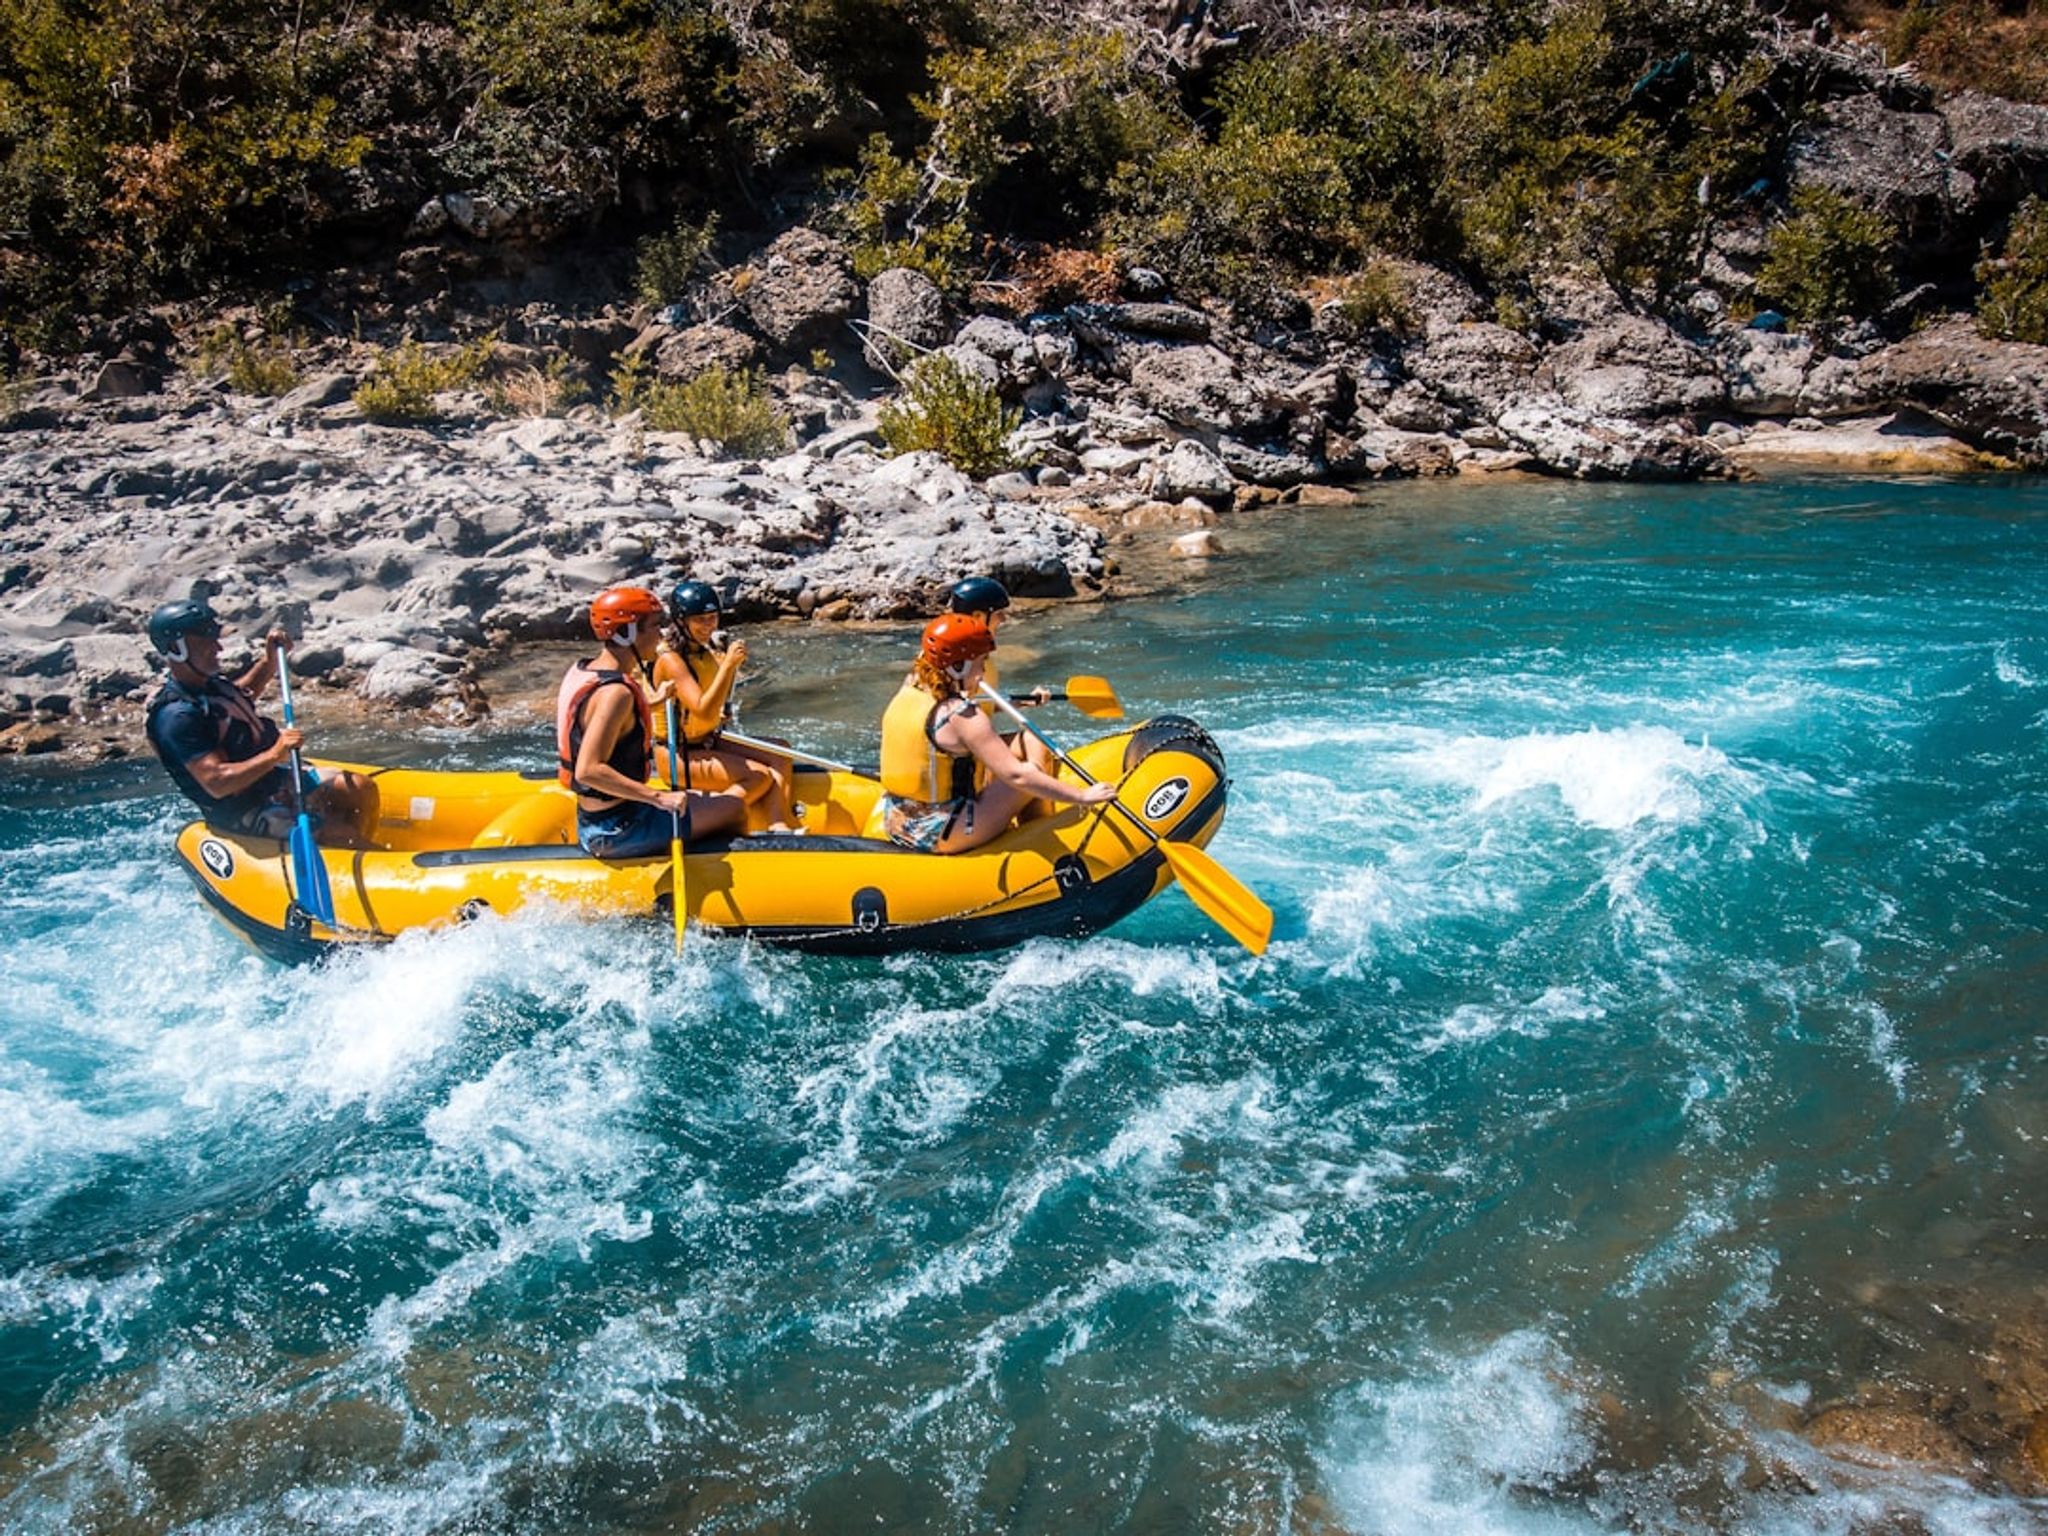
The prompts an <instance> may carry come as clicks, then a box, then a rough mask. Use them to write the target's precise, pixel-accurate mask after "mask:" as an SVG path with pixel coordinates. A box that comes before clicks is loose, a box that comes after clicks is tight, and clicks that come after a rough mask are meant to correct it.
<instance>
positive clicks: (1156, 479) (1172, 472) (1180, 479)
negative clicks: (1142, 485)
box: [1145, 439, 1237, 502]
mask: <svg viewBox="0 0 2048 1536" xmlns="http://www.w3.org/2000/svg"><path fill="white" fill-rule="evenodd" d="M1145 480H1146V482H1147V485H1146V489H1148V490H1149V491H1150V492H1151V493H1152V495H1153V496H1155V497H1156V498H1158V499H1159V500H1160V501H1182V500H1185V499H1186V498H1188V497H1190V496H1192V497H1194V498H1195V499H1196V500H1198V501H1211V502H1227V501H1229V500H1230V497H1231V493H1232V492H1233V491H1235V490H1236V488H1237V486H1236V483H1235V481H1234V480H1233V479H1232V478H1231V474H1230V469H1229V467H1228V466H1227V465H1226V464H1225V463H1224V462H1223V460H1222V459H1220V458H1218V457H1217V456H1216V455H1215V454H1214V453H1212V452H1211V451H1210V450H1209V449H1207V448H1205V447H1203V446H1202V445H1201V444H1200V443H1197V442H1194V441H1192V440H1189V439H1183V440H1182V441H1180V442H1178V443H1175V444H1174V445H1173V448H1172V449H1171V451H1169V452H1168V453H1167V454H1166V456H1165V457H1164V458H1161V459H1158V460H1156V461H1155V462H1154V463H1153V464H1152V465H1151V466H1150V467H1149V469H1148V471H1147V472H1146V475H1145Z"/></svg>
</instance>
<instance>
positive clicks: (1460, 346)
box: [1402, 320, 1536, 417]
mask: <svg viewBox="0 0 2048 1536" xmlns="http://www.w3.org/2000/svg"><path fill="white" fill-rule="evenodd" d="M1402 361H1403V363H1404V364H1405V365H1406V366H1407V369H1408V374H1409V376H1410V377H1411V378H1412V379H1414V380H1415V381H1417V382H1418V383H1420V384H1422V385H1425V386H1427V387H1428V390H1429V392H1430V393H1431V394H1432V395H1434V396H1435V397H1436V398H1437V399H1439V400H1441V401H1443V402H1445V403H1446V404H1448V405H1450V406H1453V407H1455V408H1456V410H1457V411H1458V413H1459V414H1461V415H1469V416H1480V417H1492V416H1494V415H1496V414H1498V413H1499V411H1500V410H1501V409H1502V407H1504V406H1505V405H1506V404H1507V403H1508V401H1509V400H1510V399H1512V398H1514V397H1515V396H1517V395H1520V394H1523V393H1526V392H1527V390H1528V388H1529V384H1530V381H1531V380H1532V379H1533V378H1534V376H1535V372H1536V348H1535V345H1534V344H1533V343H1532V342H1531V341H1530V340H1529V338H1528V337H1526V336H1524V335H1522V334H1521V333H1520V332H1519V331H1511V330H1509V329H1508V328H1507V327H1506V326H1504V325H1495V324H1494V323H1493V322H1492V321H1490V320H1482V321H1477V322H1474V323H1471V324H1466V325H1455V326H1448V327H1445V328H1442V329H1439V330H1435V331H1432V333H1431V334H1430V336H1429V338H1428V339H1427V341H1426V342H1425V343H1422V344H1418V345H1415V346H1411V347H1409V348H1408V349H1407V351H1406V352H1404V353H1403V354H1402Z"/></svg>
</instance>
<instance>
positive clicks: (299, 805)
mask: <svg viewBox="0 0 2048 1536" xmlns="http://www.w3.org/2000/svg"><path fill="white" fill-rule="evenodd" d="M270 654H271V656H272V657H273V658H274V659H275V661H276V663H277V694H278V697H279V698H281V699H282V700H284V728H285V729H286V730H288V731H295V730H297V729H298V721H297V720H296V719H295V718H294V717H293V715H292V669H291V664H290V663H289V662H287V661H286V660H285V659H284V647H283V646H281V645H280V646H279V647H278V648H277V649H276V650H274V651H272V652H271V653H270ZM291 765H292V814H293V815H295V816H304V815H305V814H306V802H305V801H304V799H303V798H301V795H300V789H299V784H300V776H301V775H302V774H304V773H305V771H306V770H305V765H304V764H303V763H301V762H300V761H299V749H298V748H297V747H293V748H292V751H291Z"/></svg>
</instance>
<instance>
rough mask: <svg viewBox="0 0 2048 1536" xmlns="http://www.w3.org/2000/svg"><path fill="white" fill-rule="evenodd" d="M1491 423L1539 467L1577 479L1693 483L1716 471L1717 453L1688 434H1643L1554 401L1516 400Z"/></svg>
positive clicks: (1625, 424)
mask: <svg viewBox="0 0 2048 1536" xmlns="http://www.w3.org/2000/svg"><path fill="white" fill-rule="evenodd" d="M1497 425H1498V426H1499V428H1500V430H1501V432H1502V433H1504V434H1505V435H1506V437H1507V438H1508V440H1509V442H1510V443H1512V444H1513V445H1514V446H1515V447H1518V448H1521V449H1522V450H1524V451H1525V452H1527V453H1528V454H1529V455H1530V456H1531V457H1533V458H1534V459H1535V460H1536V462H1537V463H1538V464H1539V465H1541V466H1542V467H1543V468H1544V469H1547V470H1549V471H1550V472H1551V473H1553V474H1560V475H1570V476H1572V477H1573V478H1574V479H1579V480H1696V479H1699V478H1700V477H1701V476H1702V475H1706V474H1710V473H1714V472H1716V471H1717V470H1718V469H1719V468H1720V458H1721V455H1720V453H1719V451H1718V450H1717V449H1715V448H1714V447H1713V445H1712V444H1710V443H1708V442H1706V441H1705V440H1704V439H1703V438H1699V437H1695V436H1693V435H1692V434H1691V433H1689V432H1685V431H1683V430H1681V429H1679V428H1676V427H1670V426H1665V427H1658V428H1654V429H1652V430H1649V431H1645V430H1644V429H1642V428H1641V427H1638V426H1636V425H1634V424H1633V423H1630V422H1624V421H1618V420H1615V419H1613V418H1611V417H1601V416H1594V415H1592V414H1590V413H1588V412H1586V411H1583V410H1580V409H1578V408H1577V407H1575V406H1571V405H1568V404H1566V403H1565V402H1564V401H1562V400H1557V399H1544V398H1542V397H1540V396H1535V397H1525V398H1523V399H1521V400H1518V401H1516V402H1515V403H1514V404H1513V405H1510V406H1509V407H1508V408H1507V409H1506V410H1504V411H1502V412H1501V414H1500V417H1499V419H1498V422H1497Z"/></svg>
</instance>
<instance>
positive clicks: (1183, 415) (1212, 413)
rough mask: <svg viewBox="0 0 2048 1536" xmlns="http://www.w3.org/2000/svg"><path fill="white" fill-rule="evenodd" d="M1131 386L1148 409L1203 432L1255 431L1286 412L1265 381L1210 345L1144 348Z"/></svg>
mask: <svg viewBox="0 0 2048 1536" xmlns="http://www.w3.org/2000/svg"><path fill="white" fill-rule="evenodd" d="M1131 389H1132V391H1133V392H1134V393H1135V394H1136V395H1137V396H1138V398H1139V399H1140V400H1141V401H1142V402H1143V403H1144V405H1145V406H1146V407H1147V408H1148V409H1150V410H1152V411H1154V412H1156V413H1157V414H1159V415H1160V416H1163V417H1165V418H1166V419H1167V420H1168V421H1171V422H1173V423H1175V424H1176V425H1177V426H1181V427H1185V428H1187V429H1189V430H1191V431H1196V432H1202V433H1218V432H1221V433H1228V434H1229V435H1231V436H1233V437H1243V436H1246V435H1249V434H1256V433H1257V432H1258V431H1259V430H1260V429H1262V428H1265V427H1269V426H1271V425H1272V424H1273V423H1275V422H1276V421H1278V420H1279V418H1280V417H1281V415H1282V414H1284V412H1285V402H1284V401H1282V400H1280V399H1279V398H1277V397H1276V395H1275V394H1274V392H1273V391H1272V389H1270V388H1269V387H1268V386H1267V385H1266V384H1265V383H1264V382H1262V381H1260V380H1258V379H1254V378H1249V377H1247V376H1246V374H1245V372H1244V370H1243V369H1241V368H1240V367H1239V366H1238V365H1237V363H1236V361H1235V360H1233V359H1232V358H1231V356H1230V355H1229V354H1228V353H1227V352H1224V351H1222V350H1221V349H1220V348H1217V347H1213V346H1209V345H1207V344H1194V345H1188V346H1171V345H1165V344H1158V345H1153V346H1149V347H1146V348H1144V349H1142V350H1141V351H1140V352H1139V353H1138V355H1137V356H1136V358H1135V359H1134V360H1133V362H1132V363H1131Z"/></svg>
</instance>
